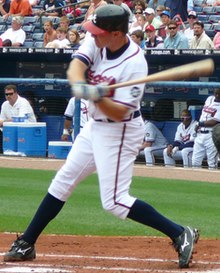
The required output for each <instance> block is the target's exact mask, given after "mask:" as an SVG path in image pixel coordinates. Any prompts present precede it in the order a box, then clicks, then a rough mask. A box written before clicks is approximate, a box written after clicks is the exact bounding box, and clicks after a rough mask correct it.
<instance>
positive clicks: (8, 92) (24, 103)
mask: <svg viewBox="0 0 220 273" xmlns="http://www.w3.org/2000/svg"><path fill="white" fill-rule="evenodd" d="M4 92H5V98H6V101H5V102H3V104H2V106H1V113H0V127H1V128H0V129H1V130H0V135H1V136H0V149H1V148H2V127H3V123H4V122H10V121H13V118H15V117H22V118H24V119H25V121H27V122H36V117H35V115H34V111H33V108H32V107H31V105H30V103H29V101H28V100H26V99H25V98H22V97H20V96H19V95H18V93H17V87H16V86H15V85H12V84H9V85H7V86H5V88H4Z"/></svg>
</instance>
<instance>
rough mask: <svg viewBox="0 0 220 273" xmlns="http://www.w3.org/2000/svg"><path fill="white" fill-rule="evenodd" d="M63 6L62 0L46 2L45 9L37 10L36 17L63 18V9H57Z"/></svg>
mask: <svg viewBox="0 0 220 273" xmlns="http://www.w3.org/2000/svg"><path fill="white" fill-rule="evenodd" d="M62 6H63V2H62V1H61V0H44V3H43V9H40V10H36V11H35V15H39V16H52V17H61V16H62V9H57V8H60V7H62ZM54 9H57V10H54Z"/></svg>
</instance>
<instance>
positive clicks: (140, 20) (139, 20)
mask: <svg viewBox="0 0 220 273" xmlns="http://www.w3.org/2000/svg"><path fill="white" fill-rule="evenodd" d="M145 24H146V17H145V16H144V15H143V14H140V15H138V16H137V24H136V27H132V25H131V26H130V28H129V33H132V32H133V31H134V30H137V29H139V30H142V31H144V26H145Z"/></svg>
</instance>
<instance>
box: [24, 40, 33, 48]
mask: <svg viewBox="0 0 220 273" xmlns="http://www.w3.org/2000/svg"><path fill="white" fill-rule="evenodd" d="M23 47H25V48H30V47H34V42H33V41H24V44H23Z"/></svg>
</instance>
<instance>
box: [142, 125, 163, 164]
mask: <svg viewBox="0 0 220 273" xmlns="http://www.w3.org/2000/svg"><path fill="white" fill-rule="evenodd" d="M144 141H146V142H151V143H152V145H151V146H150V147H145V148H144V151H141V152H140V154H143V153H144V155H145V161H146V165H147V166H152V165H154V164H155V156H163V150H164V149H165V148H166V146H167V144H168V141H167V140H166V138H165V137H164V136H163V134H162V133H161V131H160V130H159V129H158V128H157V127H156V126H155V125H154V124H153V123H152V122H150V121H148V120H146V121H145V136H144Z"/></svg>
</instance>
